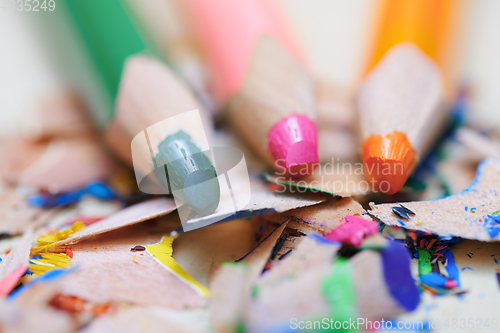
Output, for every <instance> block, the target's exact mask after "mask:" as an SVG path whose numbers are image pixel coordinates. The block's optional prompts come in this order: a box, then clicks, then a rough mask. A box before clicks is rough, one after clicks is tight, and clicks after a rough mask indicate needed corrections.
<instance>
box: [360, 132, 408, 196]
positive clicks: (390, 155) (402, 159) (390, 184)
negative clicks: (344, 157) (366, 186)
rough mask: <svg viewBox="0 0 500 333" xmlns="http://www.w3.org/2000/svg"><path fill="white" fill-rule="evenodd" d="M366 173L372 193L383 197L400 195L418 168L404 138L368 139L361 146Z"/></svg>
mask: <svg viewBox="0 0 500 333" xmlns="http://www.w3.org/2000/svg"><path fill="white" fill-rule="evenodd" d="M363 163H364V166H365V173H366V176H367V178H368V179H369V181H370V182H371V183H372V185H373V186H374V188H375V189H377V190H378V191H380V192H383V193H386V194H394V193H396V192H397V191H399V190H400V189H401V188H402V187H403V185H404V184H405V182H406V180H407V179H408V177H409V176H410V174H411V172H412V171H413V169H414V168H415V165H416V164H417V154H416V152H415V150H413V147H412V146H411V143H410V142H409V141H408V138H407V137H406V134H404V133H401V132H393V133H391V134H388V135H386V136H385V137H381V136H379V135H371V136H370V137H369V138H368V139H366V140H365V142H364V143H363Z"/></svg>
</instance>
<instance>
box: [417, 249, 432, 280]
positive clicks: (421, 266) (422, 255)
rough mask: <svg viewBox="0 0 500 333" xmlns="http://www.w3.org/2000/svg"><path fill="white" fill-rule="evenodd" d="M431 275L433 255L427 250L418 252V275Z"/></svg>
mask: <svg viewBox="0 0 500 333" xmlns="http://www.w3.org/2000/svg"><path fill="white" fill-rule="evenodd" d="M431 273H432V266H431V254H430V253H429V252H428V251H425V250H418V275H427V274H431Z"/></svg>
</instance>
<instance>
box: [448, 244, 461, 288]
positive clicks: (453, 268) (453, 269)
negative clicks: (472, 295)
mask: <svg viewBox="0 0 500 333" xmlns="http://www.w3.org/2000/svg"><path fill="white" fill-rule="evenodd" d="M447 250H448V251H447V252H446V253H445V254H444V260H445V261H446V271H447V272H448V277H449V278H450V279H453V280H455V281H456V282H457V284H458V286H460V272H459V271H458V267H457V265H456V264H455V256H454V255H453V253H452V252H451V251H450V249H447ZM462 270H463V269H462Z"/></svg>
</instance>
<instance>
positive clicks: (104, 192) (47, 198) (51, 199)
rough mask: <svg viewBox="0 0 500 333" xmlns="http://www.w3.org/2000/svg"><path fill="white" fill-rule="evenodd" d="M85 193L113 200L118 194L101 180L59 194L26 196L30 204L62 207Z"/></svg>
mask: <svg viewBox="0 0 500 333" xmlns="http://www.w3.org/2000/svg"><path fill="white" fill-rule="evenodd" d="M85 195H91V196H93V197H96V198H98V199H101V200H115V199H118V195H117V194H116V192H115V191H113V190H112V189H111V188H110V187H109V186H108V185H106V184H104V183H102V182H95V183H91V184H90V185H88V186H87V187H85V188H83V189H79V190H76V191H72V192H67V193H63V194H59V195H54V194H47V193H43V194H36V195H34V196H31V197H30V198H28V203H29V204H30V205H31V206H39V207H43V208H52V207H62V206H67V205H70V204H73V203H75V202H78V201H80V200H81V199H82V197H83V196H85Z"/></svg>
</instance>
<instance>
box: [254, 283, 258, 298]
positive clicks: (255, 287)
mask: <svg viewBox="0 0 500 333" xmlns="http://www.w3.org/2000/svg"><path fill="white" fill-rule="evenodd" d="M257 296H259V286H258V285H255V284H254V285H253V286H252V298H257Z"/></svg>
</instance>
